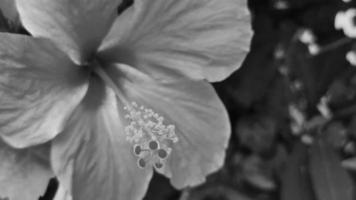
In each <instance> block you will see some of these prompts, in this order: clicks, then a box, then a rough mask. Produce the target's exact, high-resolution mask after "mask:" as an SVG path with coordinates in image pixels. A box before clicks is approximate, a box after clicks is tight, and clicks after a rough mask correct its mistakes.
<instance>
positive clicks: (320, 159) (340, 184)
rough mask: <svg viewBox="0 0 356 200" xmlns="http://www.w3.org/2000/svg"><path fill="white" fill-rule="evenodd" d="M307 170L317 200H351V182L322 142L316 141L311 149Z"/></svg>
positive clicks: (329, 148) (332, 153) (334, 154)
mask: <svg viewBox="0 0 356 200" xmlns="http://www.w3.org/2000/svg"><path fill="white" fill-rule="evenodd" d="M309 168H310V173H311V179H312V183H313V187H314V190H315V193H316V196H317V199H318V200H341V199H342V200H353V185H352V180H351V178H350V176H349V175H348V174H347V172H346V170H345V169H344V168H343V167H342V166H341V163H340V158H339V156H338V155H337V154H336V152H335V151H334V150H333V148H332V146H331V145H330V144H328V143H327V142H325V141H324V140H317V141H316V142H315V144H314V145H313V146H312V147H311V149H310V162H309Z"/></svg>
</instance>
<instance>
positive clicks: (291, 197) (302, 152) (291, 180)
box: [281, 143, 315, 200]
mask: <svg viewBox="0 0 356 200" xmlns="http://www.w3.org/2000/svg"><path fill="white" fill-rule="evenodd" d="M307 153H308V151H307V147H306V146H305V145H303V144H301V143H297V144H296V145H295V146H294V148H293V152H292V154H291V157H290V158H289V160H288V161H287V165H286V168H285V171H284V172H283V174H282V184H281V187H282V188H281V200H314V199H315V197H314V193H313V190H312V188H311V182H310V178H309V176H308V171H307V170H308V169H307V156H308V154H307Z"/></svg>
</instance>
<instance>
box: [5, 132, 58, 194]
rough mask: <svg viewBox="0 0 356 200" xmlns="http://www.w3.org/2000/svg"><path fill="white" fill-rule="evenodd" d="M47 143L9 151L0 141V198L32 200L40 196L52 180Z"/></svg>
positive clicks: (9, 148)
mask: <svg viewBox="0 0 356 200" xmlns="http://www.w3.org/2000/svg"><path fill="white" fill-rule="evenodd" d="M48 150H49V148H48V144H46V145H41V146H39V147H32V148H30V149H21V150H18V149H13V148H11V147H10V146H8V145H6V144H5V143H4V142H3V141H1V139H0V160H1V162H0V199H3V198H5V199H6V197H7V198H9V199H11V200H34V199H38V197H39V196H40V195H42V194H43V193H44V192H45V190H46V188H47V184H48V182H49V179H50V178H51V177H53V176H54V175H53V172H52V171H51V167H50V164H49V154H48V152H49V151H48Z"/></svg>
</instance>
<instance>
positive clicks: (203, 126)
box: [106, 65, 231, 188]
mask: <svg viewBox="0 0 356 200" xmlns="http://www.w3.org/2000/svg"><path fill="white" fill-rule="evenodd" d="M106 70H107V74H109V75H110V77H111V80H113V82H115V85H116V87H117V88H119V89H118V90H120V91H123V92H122V94H123V95H125V98H126V99H128V100H130V101H134V102H136V103H137V104H138V106H143V107H146V108H147V109H153V111H154V112H156V113H158V114H159V115H161V116H163V117H164V119H165V122H167V124H166V125H168V124H173V125H175V130H176V136H177V137H178V139H179V140H178V142H176V143H174V144H171V148H172V151H171V155H170V156H169V157H168V160H167V166H166V167H165V168H163V170H158V171H159V172H161V173H163V174H165V175H166V176H167V177H169V178H171V183H172V184H173V185H174V186H175V187H177V188H182V187H186V186H193V185H197V184H199V183H201V182H203V181H204V180H205V177H206V176H207V175H208V174H209V173H212V172H214V171H216V170H217V169H219V168H220V167H221V166H222V165H223V162H224V158H225V149H226V147H227V143H228V139H229V136H230V131H231V130H230V124H229V119H228V115H227V112H226V109H225V108H224V106H223V104H222V102H221V101H220V99H219V97H218V96H217V94H216V92H215V90H214V89H213V87H212V86H211V85H210V84H209V83H207V82H205V81H190V80H186V81H180V82H165V83H158V82H156V81H154V80H153V79H151V78H149V76H146V75H145V74H142V73H141V72H139V71H138V70H136V69H134V68H132V67H130V66H127V65H115V66H114V65H113V66H111V67H107V68H106ZM127 123H128V122H126V124H127Z"/></svg>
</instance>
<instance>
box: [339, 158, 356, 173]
mask: <svg viewBox="0 0 356 200" xmlns="http://www.w3.org/2000/svg"><path fill="white" fill-rule="evenodd" d="M342 166H343V167H345V168H346V169H348V170H353V171H355V170H356V157H352V158H349V159H346V160H343V161H342Z"/></svg>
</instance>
